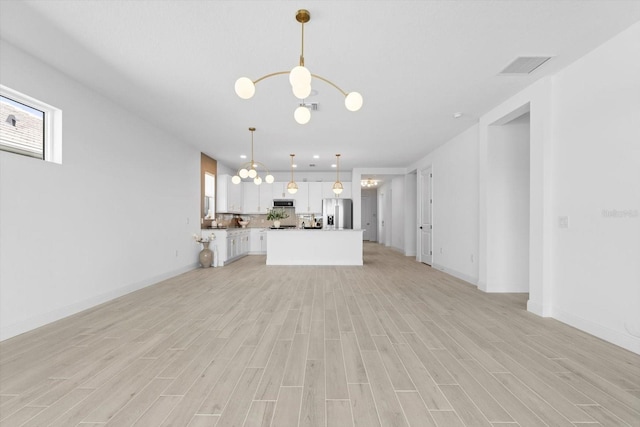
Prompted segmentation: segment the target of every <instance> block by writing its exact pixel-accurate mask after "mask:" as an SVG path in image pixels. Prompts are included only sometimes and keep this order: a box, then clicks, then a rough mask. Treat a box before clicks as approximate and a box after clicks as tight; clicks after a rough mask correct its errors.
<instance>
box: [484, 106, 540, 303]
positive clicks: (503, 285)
mask: <svg viewBox="0 0 640 427" xmlns="http://www.w3.org/2000/svg"><path fill="white" fill-rule="evenodd" d="M529 127H530V126H529V114H528V113H527V114H523V115H521V116H520V117H519V118H517V119H515V120H512V121H510V122H508V123H506V124H502V125H499V124H495V125H492V126H489V129H488V138H489V140H488V147H487V149H488V158H487V161H488V176H487V180H488V184H487V258H486V263H487V289H490V290H491V292H529V133H530V129H529Z"/></svg>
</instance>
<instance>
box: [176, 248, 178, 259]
mask: <svg viewBox="0 0 640 427" xmlns="http://www.w3.org/2000/svg"><path fill="white" fill-rule="evenodd" d="M177 257H178V250H177V249H176V258H177Z"/></svg>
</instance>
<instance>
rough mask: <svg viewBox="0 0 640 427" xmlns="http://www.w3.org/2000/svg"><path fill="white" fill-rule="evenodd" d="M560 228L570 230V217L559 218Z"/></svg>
mask: <svg viewBox="0 0 640 427" xmlns="http://www.w3.org/2000/svg"><path fill="white" fill-rule="evenodd" d="M558 227H560V228H569V217H568V216H559V217H558Z"/></svg>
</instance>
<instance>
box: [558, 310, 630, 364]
mask: <svg viewBox="0 0 640 427" xmlns="http://www.w3.org/2000/svg"><path fill="white" fill-rule="evenodd" d="M553 318H554V319H556V320H559V321H561V322H563V323H566V324H567V325H570V326H573V327H574V328H577V329H580V330H581V331H584V332H586V333H588V334H591V335H594V336H596V337H598V338H601V339H603V340H605V341H608V342H610V343H612V344H615V345H617V346H620V347H622V348H624V349H626V350H629V351H631V352H633V353H636V354H640V338H638V337H635V336H633V335H631V334H628V333H625V332H620V331H616V330H613V329H611V328H609V327H607V326H604V325H600V324H598V323H595V322H592V321H591V320H588V319H584V318H582V317H580V316H576V315H574V314H571V313H569V312H567V311H563V310H562V309H554V316H553Z"/></svg>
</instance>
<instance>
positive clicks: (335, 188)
mask: <svg viewBox="0 0 640 427" xmlns="http://www.w3.org/2000/svg"><path fill="white" fill-rule="evenodd" d="M342 190H344V187H343V186H342V183H341V182H340V154H336V182H334V183H333V192H334V194H335V195H338V194H340V193H342Z"/></svg>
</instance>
